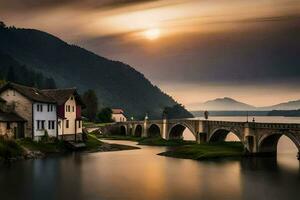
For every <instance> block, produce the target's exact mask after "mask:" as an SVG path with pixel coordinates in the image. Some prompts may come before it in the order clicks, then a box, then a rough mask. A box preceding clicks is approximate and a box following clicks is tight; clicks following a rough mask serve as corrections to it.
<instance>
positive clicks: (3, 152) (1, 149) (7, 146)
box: [0, 138, 23, 160]
mask: <svg viewBox="0 0 300 200" xmlns="http://www.w3.org/2000/svg"><path fill="white" fill-rule="evenodd" d="M22 155H23V149H22V147H21V146H20V145H19V144H18V143H16V142H15V141H14V140H6V139H3V138H0V159H3V160H8V159H10V158H15V157H19V156H22Z"/></svg>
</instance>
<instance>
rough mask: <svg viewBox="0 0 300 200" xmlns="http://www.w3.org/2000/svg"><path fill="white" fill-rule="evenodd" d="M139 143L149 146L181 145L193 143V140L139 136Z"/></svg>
mask: <svg viewBox="0 0 300 200" xmlns="http://www.w3.org/2000/svg"><path fill="white" fill-rule="evenodd" d="M138 142H139V143H138V144H140V145H149V146H182V145H190V144H195V143H196V142H194V141H184V140H165V139H163V138H161V137H153V138H151V137H150V138H140V139H139V140H138Z"/></svg>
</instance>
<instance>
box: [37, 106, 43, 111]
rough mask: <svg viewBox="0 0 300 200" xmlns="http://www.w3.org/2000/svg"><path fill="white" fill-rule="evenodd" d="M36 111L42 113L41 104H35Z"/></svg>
mask: <svg viewBox="0 0 300 200" xmlns="http://www.w3.org/2000/svg"><path fill="white" fill-rule="evenodd" d="M37 111H38V112H43V105H42V104H37Z"/></svg>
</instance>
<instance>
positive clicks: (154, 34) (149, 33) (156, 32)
mask: <svg viewBox="0 0 300 200" xmlns="http://www.w3.org/2000/svg"><path fill="white" fill-rule="evenodd" d="M144 35H145V37H146V38H147V39H148V40H156V39H158V38H159V37H160V29H158V28H153V29H148V30H146V31H145V32H144Z"/></svg>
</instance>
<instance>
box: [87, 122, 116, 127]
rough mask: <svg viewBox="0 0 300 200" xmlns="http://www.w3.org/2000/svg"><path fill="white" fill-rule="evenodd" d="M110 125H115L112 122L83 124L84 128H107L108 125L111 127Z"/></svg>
mask: <svg viewBox="0 0 300 200" xmlns="http://www.w3.org/2000/svg"><path fill="white" fill-rule="evenodd" d="M110 124H113V122H111V123H94V122H83V126H84V127H101V126H106V125H110Z"/></svg>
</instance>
